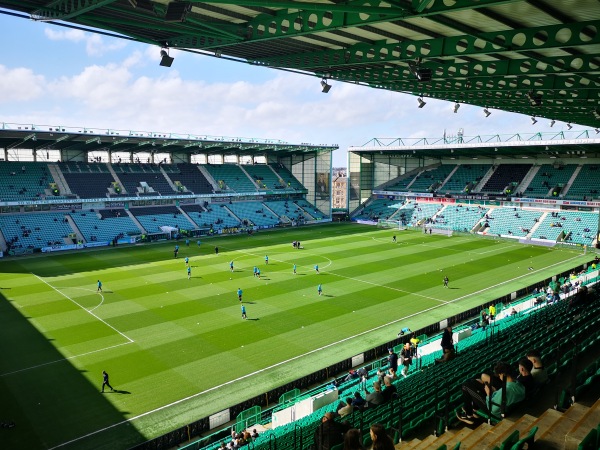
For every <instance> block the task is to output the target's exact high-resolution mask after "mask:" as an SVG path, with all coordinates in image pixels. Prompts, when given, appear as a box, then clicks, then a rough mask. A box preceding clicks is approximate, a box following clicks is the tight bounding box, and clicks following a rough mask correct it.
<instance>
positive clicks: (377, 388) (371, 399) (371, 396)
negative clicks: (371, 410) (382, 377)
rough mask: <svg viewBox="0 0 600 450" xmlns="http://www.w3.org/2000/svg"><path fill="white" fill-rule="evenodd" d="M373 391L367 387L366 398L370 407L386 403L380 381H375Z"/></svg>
mask: <svg viewBox="0 0 600 450" xmlns="http://www.w3.org/2000/svg"><path fill="white" fill-rule="evenodd" d="M373 389H374V391H373V392H369V391H368V390H367V389H365V399H366V401H367V406H368V407H373V406H378V405H382V404H383V403H385V399H384V398H383V393H382V392H381V383H380V382H379V381H374V382H373Z"/></svg>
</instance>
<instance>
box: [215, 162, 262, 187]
mask: <svg viewBox="0 0 600 450" xmlns="http://www.w3.org/2000/svg"><path fill="white" fill-rule="evenodd" d="M205 167H206V170H208V172H209V173H210V175H211V176H212V177H213V178H214V179H215V181H216V182H217V185H218V186H219V188H220V189H221V191H233V192H256V186H255V185H254V183H253V182H252V180H251V179H250V178H249V177H248V175H247V174H246V172H244V171H243V170H242V168H241V167H240V166H238V165H236V164H208V165H206V166H205Z"/></svg>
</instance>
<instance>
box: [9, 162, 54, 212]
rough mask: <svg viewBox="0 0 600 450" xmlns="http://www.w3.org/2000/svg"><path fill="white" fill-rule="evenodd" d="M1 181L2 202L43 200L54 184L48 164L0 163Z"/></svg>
mask: <svg viewBox="0 0 600 450" xmlns="http://www.w3.org/2000/svg"><path fill="white" fill-rule="evenodd" d="M0 180H2V181H1V182H0V200H1V201H7V202H14V201H19V200H26V201H30V200H36V199H40V198H43V197H45V196H46V195H47V192H46V189H49V187H50V183H53V182H54V180H53V178H52V176H51V175H50V172H49V171H48V165H47V164H45V163H38V162H27V163H21V162H15V161H12V162H7V161H2V162H0ZM49 196H50V195H49Z"/></svg>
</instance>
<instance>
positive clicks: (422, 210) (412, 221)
mask: <svg viewBox="0 0 600 450" xmlns="http://www.w3.org/2000/svg"><path fill="white" fill-rule="evenodd" d="M443 208H444V205H441V204H439V203H416V202H415V203H413V202H412V201H408V202H406V203H405V204H404V206H403V207H402V208H400V210H399V211H398V214H397V215H396V216H395V217H396V218H397V219H398V220H401V221H402V223H405V224H407V225H411V226H419V225H421V224H422V223H423V222H425V223H428V222H429V219H431V218H432V217H433V216H434V215H435V214H436V213H437V212H438V211H440V210H441V209H443Z"/></svg>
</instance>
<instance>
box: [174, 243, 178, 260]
mask: <svg viewBox="0 0 600 450" xmlns="http://www.w3.org/2000/svg"><path fill="white" fill-rule="evenodd" d="M178 253H179V245H176V246H175V248H174V249H173V256H174V257H175V258H177V254H178Z"/></svg>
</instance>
